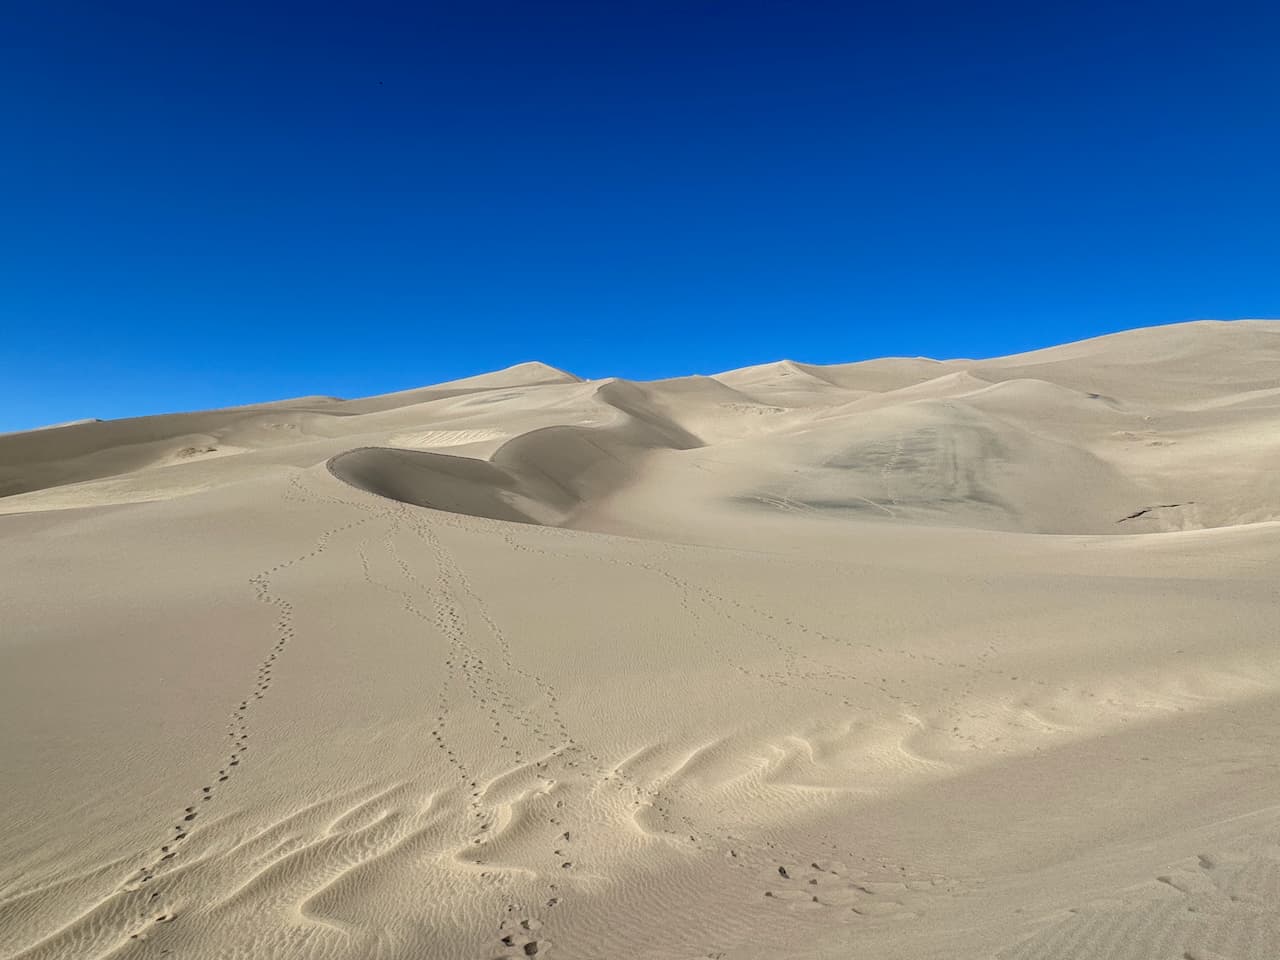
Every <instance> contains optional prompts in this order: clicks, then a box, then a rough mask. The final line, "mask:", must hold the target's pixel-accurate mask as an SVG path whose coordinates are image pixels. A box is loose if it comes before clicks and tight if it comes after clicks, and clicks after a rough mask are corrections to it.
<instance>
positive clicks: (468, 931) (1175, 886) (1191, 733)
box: [0, 321, 1280, 960]
mask: <svg viewBox="0 0 1280 960" xmlns="http://www.w3.org/2000/svg"><path fill="white" fill-rule="evenodd" d="M85 413H86V414H87V415H90V416H91V415H92V413H93V411H91V410H89V411H85ZM1277 478H1280V323H1275V322H1269V321H1237V322H1231V323H1209V322H1205V323H1193V324H1183V325H1177V326H1171V327H1162V328H1155V329H1146V330H1135V331H1131V332H1128V333H1123V334H1118V335H1114V336H1109V337H1103V338H1100V339H1095V340H1090V341H1084V342H1081V343H1075V344H1068V345H1065V346H1061V347H1056V348H1053V349H1048V350H1043V351H1038V352H1036V353H1030V354H1024V355H1020V356H1012V357H1007V358H1001V359H996V360H983V361H964V360H955V361H947V362H938V361H933V360H925V359H887V360H877V361H871V362H866V363H854V364H848V365H840V366H812V365H806V364H801V363H795V362H791V361H783V362H780V363H775V364H769V365H765V366H761V367H753V368H749V369H745V370H736V371H732V372H728V373H724V374H719V375H716V376H712V377H686V378H680V379H675V380H666V381H658V382H651V383H630V382H624V381H621V380H599V381H582V380H580V379H579V378H578V377H575V376H573V375H571V374H567V373H564V372H562V371H558V370H555V369H552V368H550V367H547V366H543V365H541V364H522V365H520V366H518V367H514V368H511V369H509V370H504V371H500V372H498V373H494V374H488V375H483V376H479V377H474V378H470V379H468V380H463V381H457V382H454V383H448V384H442V385H439V386H434V387H426V388H423V389H420V390H413V391H408V392H404V393H399V394H389V395H386V396H381V397H372V398H367V399H361V400H353V401H346V400H337V399H334V398H330V397H309V398H301V399H296V400H290V401H285V402H280V403H269V404H261V405H257V406H249V407H240V408H235V409H228V410H216V411H209V412H203V413H187V414H175V415H170V416H157V417H146V418H140V419H134V420H117V421H107V422H96V421H84V422H77V423H73V424H68V425H62V426H58V427H53V428H47V429H44V430H39V431H30V432H26V433H17V434H8V435H4V436H0V538H2V539H0V542H2V543H3V547H4V549H3V551H0V584H2V585H3V586H0V729H2V730H3V741H2V742H0V957H3V958H23V960H28V958H30V960H36V958H42V960H43V958H49V960H52V958H81V957H84V958H105V957H113V958H115V957H120V958H131V957H138V958H149V957H164V956H172V957H181V958H196V960H202V958H211V960H212V958H220V960H230V958H276V957H279V958H335V960H337V958H351V960H356V958H360V960H364V958H387V960H392V958H394V960H399V958H404V960H409V958H413V960H431V958H442V960H468V958H478V960H494V958H499V957H526V956H538V957H551V958H562V960H570V958H581V960H605V958H616V957H632V958H679V960H694V958H721V960H738V958H743V960H746V958H832V960H834V958H841V960H848V958H868V960H870V958H875V960H887V958H902V960H928V958H948V960H950V958H1001V960H1032V958H1036V960H1040V958H1046V960H1048V958H1064V960H1065V958H1085V957H1087V958H1103V960H1139V958H1142V960H1148V958H1149V960H1157V958H1159V960H1178V958H1186V960H1222V958H1231V960H1246V958H1259V960H1261V958H1266V960H1273V958H1274V957H1276V956H1280V591H1278V587H1280V522H1277V521H1278V519H1280V480H1278V479H1277Z"/></svg>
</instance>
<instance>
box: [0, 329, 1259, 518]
mask: <svg viewBox="0 0 1280 960" xmlns="http://www.w3.org/2000/svg"><path fill="white" fill-rule="evenodd" d="M1278 382H1280V334H1277V332H1276V330H1275V325H1274V324H1269V323H1267V322H1261V321H1257V322H1248V321H1242V322H1236V323H1232V324H1221V323H1195V324H1184V325H1181V326H1176V327H1169V328H1157V329H1152V330H1139V331H1132V332H1129V333H1124V334H1117V335H1114V336H1110V337H1102V338H1098V339H1096V340H1090V341H1084V342H1082V343H1078V344H1069V345H1067V346H1064V347H1056V348H1052V349H1049V350H1042V351H1037V352H1035V353H1030V354H1023V355H1019V356H1015V357H1008V358H1002V359H997V360H982V361H947V362H938V361H934V360H925V359H918V358H917V359H889V360H873V361H866V362H862V363H853V364H843V365H837V366H832V367H820V366H814V365H808V364H800V363H796V362H793V361H781V362H779V363H774V364H766V365H762V366H758V367H749V368H746V369H743V370H739V371H732V372H729V373H724V374H719V375H717V376H716V377H714V378H708V377H686V378H677V379H673V380H664V381H657V382H654V383H647V384H637V383H628V382H625V381H619V380H609V381H602V382H599V383H583V382H581V381H580V380H579V379H578V378H577V377H574V376H573V375H572V374H568V373H564V372H563V371H559V370H555V369H554V368H551V367H547V366H545V365H542V364H521V365H518V366H516V367H512V368H509V369H507V370H503V371H499V372H497V373H494V374H486V375H483V376H479V377H472V378H468V379H465V380H459V381H454V382H451V383H448V384H442V385H440V386H438V387H425V388H421V389H419V390H411V391H405V392H401V393H397V394H388V395H386V396H383V397H372V398H367V399H364V400H352V401H337V400H332V399H328V398H316V399H311V398H309V399H302V400H295V401H287V402H284V403H280V404H267V405H261V406H257V407H247V408H239V409H236V410H227V411H213V412H210V413H196V414H178V415H172V416H167V417H150V418H141V419H137V420H129V421H117V422H111V423H87V424H79V425H72V426H67V427H62V428H57V429H51V430H45V431H33V432H30V433H26V434H14V435H9V436H6V437H0V492H3V493H5V494H8V495H13V494H32V493H33V492H34V496H27V497H23V498H20V499H19V500H17V501H12V500H11V501H10V504H11V508H12V509H28V508H39V506H40V504H41V503H55V502H56V503H59V504H62V505H67V504H73V503H76V502H86V503H94V502H99V501H100V500H101V499H106V500H107V501H110V499H111V498H113V497H114V498H118V497H120V491H121V488H122V482H121V481H119V480H114V481H113V482H111V483H104V484H100V485H99V486H97V487H95V486H94V485H93V484H92V483H89V484H87V486H86V487H85V489H84V490H83V491H80V490H79V489H73V490H69V491H64V492H62V493H61V494H58V495H56V496H54V497H53V499H49V498H47V497H46V498H43V499H42V498H41V497H40V495H39V493H38V491H41V490H45V489H48V488H52V487H58V486H64V485H68V484H78V485H85V484H86V481H93V480H95V479H99V478H102V479H106V478H121V477H123V478H126V479H125V480H124V481H123V486H124V487H127V486H128V483H129V481H128V480H127V478H128V477H129V476H131V475H137V476H139V477H141V476H144V475H145V476H146V478H147V481H148V487H147V488H146V491H145V492H140V493H139V496H140V497H142V498H143V499H147V498H152V497H154V496H163V495H165V494H166V491H172V492H174V493H183V492H189V491H190V490H192V489H208V488H209V487H211V486H217V485H219V484H220V483H223V482H231V481H234V480H238V479H239V478H240V477H241V476H243V469H242V468H243V467H244V466H245V465H246V461H245V460H244V459H243V458H244V457H245V456H248V457H249V461H248V462H252V463H264V462H265V463H275V464H281V465H299V464H303V463H308V462H310V463H315V462H318V461H323V460H325V459H328V458H330V457H336V458H340V459H337V460H335V473H336V474H337V475H338V476H340V477H343V478H347V479H351V481H352V482H353V483H356V485H358V486H360V487H361V488H362V489H366V490H369V491H371V492H376V493H379V494H380V495H384V496H387V497H390V498H391V499H394V500H401V501H403V502H406V503H413V504H418V505H441V506H442V505H444V504H454V505H455V506H451V507H444V506H442V509H450V510H456V511H457V512H462V513H471V514H474V515H478V516H489V517H492V518H495V519H513V518H519V519H523V520H526V521H529V522H539V523H550V524H557V525H561V524H568V525H582V524H583V523H586V524H597V525H600V524H603V525H604V528H607V529H639V528H637V527H635V526H634V525H629V524H628V523H626V522H622V523H618V522H615V521H614V520H609V519H607V513H608V509H607V507H608V503H609V502H610V501H611V500H612V499H613V498H615V496H616V495H618V494H620V493H622V492H623V491H627V490H631V491H632V495H631V496H629V498H628V503H629V507H628V510H630V511H632V512H633V513H634V511H635V510H639V509H643V510H646V511H648V512H650V513H654V512H655V511H656V510H659V509H662V510H666V511H667V512H668V513H669V516H668V517H667V518H666V520H664V519H663V517H662V516H660V515H654V516H649V517H646V518H644V524H643V527H644V529H654V528H655V527H657V528H661V526H662V524H663V523H664V522H668V523H672V524H674V525H676V526H678V525H680V523H681V521H680V520H679V519H678V514H679V513H680V511H679V509H672V504H673V500H679V499H680V498H681V497H692V498H693V499H695V500H697V502H698V504H699V508H700V509H701V510H703V511H710V512H713V513H714V512H716V511H727V512H726V516H729V517H730V522H731V513H732V509H733V508H734V507H735V506H736V507H739V508H741V509H745V510H752V511H759V510H761V509H765V510H768V509H779V510H789V511H794V510H796V509H799V510H802V511H803V512H805V513H806V514H809V515H814V514H818V515H824V516H830V517H832V518H837V517H839V516H853V517H857V516H860V515H863V514H865V515H866V516H868V517H876V516H879V517H885V518H890V517H891V518H894V519H898V520H903V521H910V522H923V523H942V524H946V525H953V526H977V527H984V528H990V529H999V530H1020V531H1025V532H1040V533H1107V532H1114V533H1131V532H1141V531H1146V532H1155V531H1160V530H1178V529H1197V528H1201V527H1213V526H1224V525H1230V524H1235V523H1249V522H1258V521H1262V520H1267V519H1270V518H1273V517H1276V516H1280V492H1277V491H1276V490H1275V489H1274V486H1273V485H1272V484H1269V483H1267V482H1266V481H1265V479H1264V478H1265V477H1267V476H1270V475H1272V474H1273V472H1274V471H1276V470H1277V469H1280V446H1278V444H1277V441H1276V439H1275V438H1276V437H1278V436H1280V399H1277V398H1280V393H1278V392H1277V390H1280V388H1277V387H1276V386H1275V384H1276V383H1278ZM357 447H359V448H362V449H360V450H359V452H358V454H352V455H350V456H347V455H346V452H347V451H349V450H352V449H354V448H357ZM378 447H382V448H386V449H387V451H388V452H385V453H378V452H377V451H376V450H375V449H363V448H378ZM402 448H409V449H413V450H418V451H420V452H421V453H422V454H423V455H422V456H417V457H415V456H408V455H405V454H403V453H399V452H392V451H395V450H401V449H402ZM446 449H447V450H448V454H449V455H450V456H461V457H464V458H469V459H478V460H481V461H488V462H489V466H488V467H480V466H475V465H459V464H453V463H451V462H450V461H448V460H442V459H439V457H440V456H441V454H437V453H434V451H442V450H446ZM214 461H216V462H214ZM721 462H732V463H734V464H737V465H738V467H737V468H736V470H735V472H734V474H733V476H731V477H730V476H725V471H723V470H720V469H719V467H718V466H717V464H718V463H721ZM357 465H358V469H357ZM691 472H700V473H719V474H720V475H721V476H722V479H724V480H725V482H724V483H720V484H708V483H707V482H705V481H706V477H699V476H694V475H693V474H692V473H691ZM401 473H403V475H401ZM658 473H661V474H662V475H663V476H665V477H668V478H676V477H680V476H682V474H683V475H684V476H685V478H684V479H683V480H680V481H678V486H679V487H680V488H681V489H682V490H683V491H684V492H683V493H682V492H681V491H680V490H676V491H671V492H668V493H664V494H661V495H658V494H657V491H650V490H645V489H641V488H643V487H644V486H645V484H646V483H647V480H646V477H652V476H655V475H657V474H658ZM460 476H465V477H466V478H467V479H466V481H465V484H464V486H466V487H467V488H468V489H469V490H472V491H482V492H476V493H475V494H474V496H473V495H472V494H471V493H467V494H463V493H462V491H461V489H460V488H459V487H458V477H460ZM437 478H438V479H437ZM437 486H438V488H439V489H435V488H436V487H437ZM713 487H714V489H712V488H713ZM707 497H711V498H712V499H711V501H708V499H707ZM77 498H78V499H77ZM660 503H662V504H666V506H665V507H659V506H658V505H659V504H660ZM631 519H632V520H635V519H636V518H635V517H634V516H633V517H632V518H631Z"/></svg>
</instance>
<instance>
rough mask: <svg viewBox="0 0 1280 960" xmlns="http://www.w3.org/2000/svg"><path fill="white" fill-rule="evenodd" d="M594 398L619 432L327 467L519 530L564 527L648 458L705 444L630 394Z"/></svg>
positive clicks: (609, 389)
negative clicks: (488, 454)
mask: <svg viewBox="0 0 1280 960" xmlns="http://www.w3.org/2000/svg"><path fill="white" fill-rule="evenodd" d="M599 396H600V397H601V399H603V400H605V401H606V402H607V403H608V404H609V405H610V406H612V407H614V408H615V409H617V410H618V411H619V412H620V413H621V414H622V417H620V418H619V419H618V421H617V422H615V423H612V424H609V425H607V426H600V427H579V426H553V427H543V428H542V429H540V430H532V431H530V432H529V433H526V434H522V435H521V436H518V437H515V438H513V439H511V440H509V441H507V442H506V443H505V444H503V445H502V446H501V447H499V448H498V450H497V451H496V452H495V453H494V454H493V457H492V458H491V459H489V460H475V459H471V458H469V457H455V456H450V455H448V454H444V453H432V452H430V451H426V450H404V449H395V448H389V447H361V448H359V449H356V450H349V451H347V452H346V453H341V454H338V455H337V456H336V457H333V458H331V459H330V460H329V463H328V466H329V471H330V472H331V473H332V474H333V475H334V476H335V477H337V478H338V479H339V480H342V481H343V482H345V483H349V484H351V485H352V486H353V487H357V488H359V489H361V490H364V491H365V492H367V493H372V494H376V495H377V496H380V497H386V498H388V499H390V500H398V501H400V502H401V503H410V504H414V505H416V506H420V507H430V508H432V509H435V510H445V511H449V512H451V513H462V514H467V515H469V516H474V517H488V518H490V519H493V520H508V521H513V522H516V523H536V524H543V525H547V526H560V525H565V524H569V523H571V522H572V521H573V519H574V518H575V517H576V516H577V515H579V514H580V513H581V512H582V510H583V509H584V508H585V507H588V506H590V505H591V504H592V503H595V502H598V501H599V500H601V499H603V498H604V497H607V496H608V495H609V494H611V493H613V492H614V491H616V490H619V489H621V488H622V487H624V486H626V485H627V484H629V483H631V482H632V480H633V479H634V478H635V477H636V475H637V474H638V473H639V471H640V470H641V468H642V463H643V460H644V458H645V457H646V456H647V455H648V454H650V453H651V452H653V451H654V450H686V449H691V448H693V447H696V446H701V444H702V441H701V440H699V439H698V438H697V437H696V436H694V435H693V434H691V433H689V432H688V431H686V430H684V429H683V428H681V427H679V426H678V425H676V424H674V423H672V422H671V421H670V420H668V419H666V418H665V417H663V416H662V415H661V414H660V413H659V412H658V411H656V410H655V409H654V408H653V407H652V405H651V404H650V403H649V401H648V398H647V397H646V396H645V394H644V393H643V392H642V391H640V390H637V389H635V388H634V387H632V386H631V385H630V384H623V383H611V384H606V385H605V386H603V387H601V389H600V391H599Z"/></svg>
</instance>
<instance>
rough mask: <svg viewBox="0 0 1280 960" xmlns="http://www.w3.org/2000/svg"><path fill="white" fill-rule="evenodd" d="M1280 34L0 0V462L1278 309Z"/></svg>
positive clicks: (992, 20) (1050, 23)
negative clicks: (443, 402)
mask: <svg viewBox="0 0 1280 960" xmlns="http://www.w3.org/2000/svg"><path fill="white" fill-rule="evenodd" d="M1277 50H1280V7H1277V5H1276V4H1275V3H1274V2H1258V3H1253V4H1246V3H1234V2H1231V0H1223V2H1214V3H1179V2H1176V0H1174V2H1161V3H1146V2H1136V3H1128V2H1123V0H1109V2H1106V3H1094V2H1073V3H1062V2H1058V3H1053V2H1048V3H1034V2H1027V0H1017V2H1010V3H984V2H981V0H978V2H974V3H957V2H948V3H929V2H917V3H911V2H894V3H890V2H883V3H857V2H850V0H845V2H833V3H817V2H813V3H808V2H793V3H788V2H781V0H778V2H769V3H756V2H750V0H728V2H723V3H699V2H683V3H676V2H672V3H650V2H643V0H637V2H631V3H614V2H601V0H597V2H591V3H581V4H578V3H572V4H570V3H556V2H554V0H547V2H532V0H522V2H516V3H492V2H483V0H475V2H472V0H463V2H453V3H437V2H417V3H409V2H405V3H400V4H384V3H380V2H369V0H362V2H360V3H345V4H335V3H326V2H324V0H316V2H311V3H298V4H296V5H295V4H282V3H273V2H270V0H265V2H258V3H241V2H196V0H167V2H164V3H156V4H147V5H142V4H136V3H129V2H127V0H125V2H121V3H103V2H100V0H88V2H83V3H77V2H59V0H49V2H30V3H7V4H4V5H3V10H2V11H0V81H2V82H0V122H2V123H3V148H2V149H0V430H4V429H18V428H24V427H30V426H35V425H37V424H42V423H49V422H54V421H60V420H67V419H73V418H80V417H90V416H96V417H118V416H128V415H137V414H144V413H153V412H162V411H169V410H177V409H194V408H203V407H209V406H216V405H227V404H233V403H244V402H250V401H254V400H267V399H278V398H282V397H287V396H295V395H300V394H312V393H325V394H336V395H339V396H358V395H364V394H369V393H380V392H385V391H389V390H395V389H402V388H406V387H410V386H417V385H421V384H424V383H429V382H433V381H439V380H443V379H447V378H451V377H456V376H463V375H468V374H471V373H476V372H480V371H482V370H485V369H493V368H497V367H502V366H506V365H508V364H511V363H515V362H518V361H522V360H529V359H539V360H543V361H545V362H547V363H551V364H553V365H555V366H560V367H564V368H566V369H569V370H572V371H574V372H575V373H578V374H581V375H584V376H609V375H617V376H625V377H631V378H654V377H661V376H672V375H680V374H686V373H693V372H702V373H711V372H715V371H717V370H722V369H726V368H731V367H736V366H741V365H744V364H748V363H755V362H762V361H766V360H774V359H779V358H782V357H790V358H793V359H798V360H804V361H811V362H837V361H847V360H856V359H863V358H867V357H872V356H880V355H886V354H905V355H918V354H923V355H930V356H936V357H951V356H990V355H995V354H1003V353H1009V352H1013V351H1016V350H1021V349H1028V348H1033V347H1037V346H1043V345H1048V344H1052V343H1056V342H1061V341H1065V340H1072V339H1078V338H1081V337H1085V336H1091V335H1094V334H1098V333H1105V332H1109V331H1114V330H1119V329H1124V328H1127V327H1135V326H1146V325H1150V324H1156V323H1168V322H1176V321H1180V320H1186V319H1193V318H1204V317H1214V318H1234V317H1242V316H1254V317H1257V316H1276V315H1280V257H1278V254H1280V176H1278V171H1280V56H1277Z"/></svg>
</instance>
